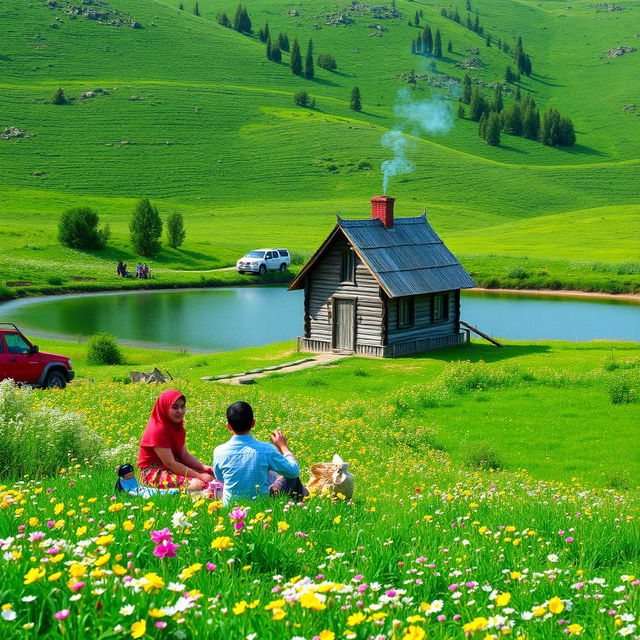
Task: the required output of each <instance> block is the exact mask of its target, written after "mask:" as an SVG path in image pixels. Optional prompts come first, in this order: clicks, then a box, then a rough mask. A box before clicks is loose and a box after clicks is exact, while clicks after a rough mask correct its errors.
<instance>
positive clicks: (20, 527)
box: [18, 524, 27, 531]
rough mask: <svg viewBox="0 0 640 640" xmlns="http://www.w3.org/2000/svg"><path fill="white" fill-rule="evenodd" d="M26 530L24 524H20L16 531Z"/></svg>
mask: <svg viewBox="0 0 640 640" xmlns="http://www.w3.org/2000/svg"><path fill="white" fill-rule="evenodd" d="M26 528H27V525H26V524H21V525H20V526H19V527H18V531H24V530H25V529H26Z"/></svg>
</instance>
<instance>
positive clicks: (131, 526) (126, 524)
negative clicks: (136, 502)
mask: <svg viewBox="0 0 640 640" xmlns="http://www.w3.org/2000/svg"><path fill="white" fill-rule="evenodd" d="M122 528H123V529H124V530H125V531H126V532H127V533H130V532H131V531H133V530H134V529H135V528H136V525H135V524H133V522H131V520H125V521H124V522H123V523H122Z"/></svg>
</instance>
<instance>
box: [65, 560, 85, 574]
mask: <svg viewBox="0 0 640 640" xmlns="http://www.w3.org/2000/svg"><path fill="white" fill-rule="evenodd" d="M86 570H87V567H85V566H84V565H83V564H80V563H79V562H74V563H73V564H72V565H71V566H70V567H69V575H70V576H71V577H72V578H79V577H80V576H83V575H84V574H85V572H86Z"/></svg>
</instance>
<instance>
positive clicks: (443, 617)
mask: <svg viewBox="0 0 640 640" xmlns="http://www.w3.org/2000/svg"><path fill="white" fill-rule="evenodd" d="M436 619H437V620H438V622H444V621H445V620H446V619H447V616H445V615H443V614H442V613H441V614H440V615H439V616H438V617H437V618H436Z"/></svg>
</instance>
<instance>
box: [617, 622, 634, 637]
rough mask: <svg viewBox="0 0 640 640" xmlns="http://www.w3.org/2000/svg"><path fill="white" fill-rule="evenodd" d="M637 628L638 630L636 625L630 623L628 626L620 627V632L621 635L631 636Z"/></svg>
mask: <svg viewBox="0 0 640 640" xmlns="http://www.w3.org/2000/svg"><path fill="white" fill-rule="evenodd" d="M635 630H636V625H635V624H629V625H627V626H626V627H620V629H618V633H619V634H620V635H621V636H630V635H631V634H632V633H633V632H634V631H635Z"/></svg>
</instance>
